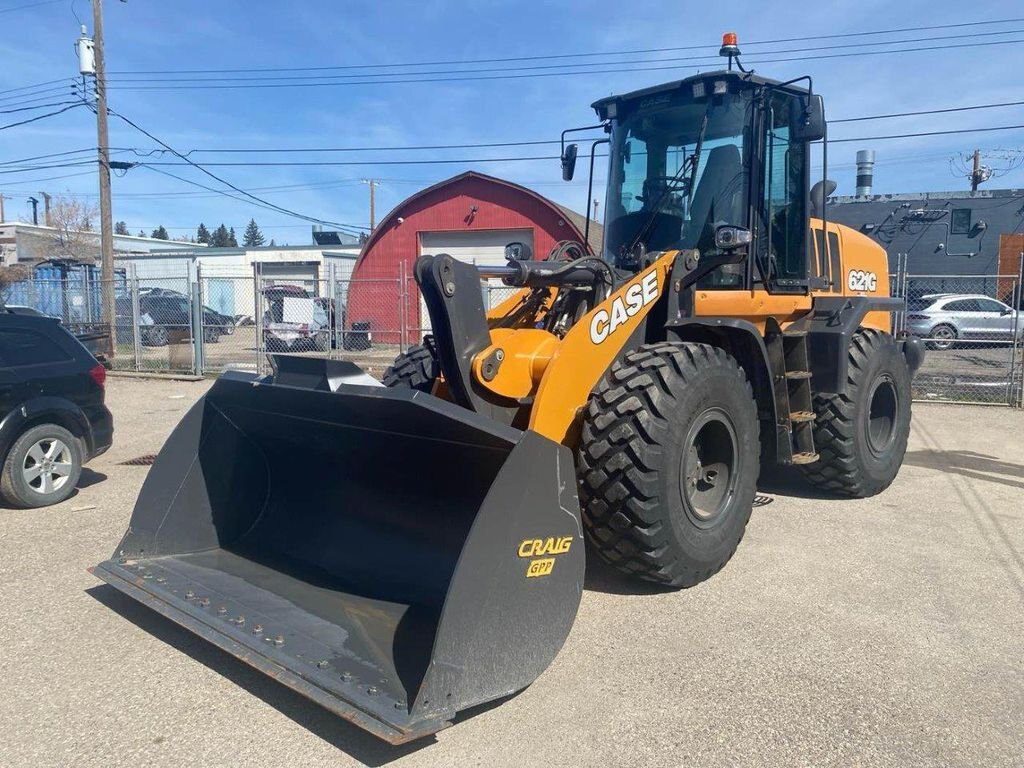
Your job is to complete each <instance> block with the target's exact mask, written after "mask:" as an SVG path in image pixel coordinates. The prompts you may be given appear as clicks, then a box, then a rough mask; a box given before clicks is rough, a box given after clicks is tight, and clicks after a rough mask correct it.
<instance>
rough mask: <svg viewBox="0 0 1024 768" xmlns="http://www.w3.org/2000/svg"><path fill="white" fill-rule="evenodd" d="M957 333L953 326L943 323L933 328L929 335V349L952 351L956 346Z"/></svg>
mask: <svg viewBox="0 0 1024 768" xmlns="http://www.w3.org/2000/svg"><path fill="white" fill-rule="evenodd" d="M956 339H957V332H956V328H954V327H953V326H952V325H947V324H946V323H942V324H941V325H937V326H935V327H934V328H932V330H931V333H929V334H928V348H929V349H939V350H944V349H952V348H953V347H954V346H955V345H956Z"/></svg>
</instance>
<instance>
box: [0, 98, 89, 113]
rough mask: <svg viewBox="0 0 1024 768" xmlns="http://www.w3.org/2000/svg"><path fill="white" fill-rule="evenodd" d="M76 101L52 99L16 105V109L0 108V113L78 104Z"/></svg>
mask: <svg viewBox="0 0 1024 768" xmlns="http://www.w3.org/2000/svg"><path fill="white" fill-rule="evenodd" d="M78 103H79V102H77V101H52V102H50V103H49V104H37V105H36V106H34V107H18V108H17V109H0V115H10V114H13V113H15V112H31V111H32V110H35V109H46V108H47V107H60V106H63V105H65V104H78Z"/></svg>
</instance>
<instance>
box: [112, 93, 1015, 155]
mask: <svg viewBox="0 0 1024 768" xmlns="http://www.w3.org/2000/svg"><path fill="white" fill-rule="evenodd" d="M1021 105H1024V101H1005V102H998V103H992V104H971V105H968V106H962V107H938V108H933V109H922V110H916V111H913V112H894V113H888V114H881V115H862V116H860V117H846V118H837V119H833V120H829V123H830V124H832V123H852V122H862V121H867V120H888V119H892V118H899V117H917V116H921V115H938V114H946V113H951V112H967V111H971V110H978V109H998V108H1003V107H1015V106H1021ZM581 140H582V141H587V140H588V139H587V138H584V139H581ZM560 143H561V142H560V141H559V140H557V139H550V140H543V139H541V140H529V141H496V142H481V143H473V144H418V145H406V146H389V147H385V146H374V147H271V148H264V147H253V148H248V147H225V148H220V149H204V148H198V149H191V150H189V151H188V152H185V153H184V154H185V155H186V156H188V155H193V154H197V153H203V154H296V153H305V152H309V153H317V152H322V153H341V152H413V151H437V150H448V149H493V148H497V147H530V146H545V145H557V144H560ZM117 149H118V151H122V152H132V153H134V154H136V155H138V156H140V157H151V156H152V155H153V154H157V153H158V154H163V153H164V152H165V151H166V150H160V149H154V150H141V149H138V148H132V147H118V148H117Z"/></svg>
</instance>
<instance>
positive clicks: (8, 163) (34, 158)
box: [0, 147, 96, 166]
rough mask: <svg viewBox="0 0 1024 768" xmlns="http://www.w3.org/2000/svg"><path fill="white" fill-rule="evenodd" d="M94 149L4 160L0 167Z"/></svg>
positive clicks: (92, 150)
mask: <svg viewBox="0 0 1024 768" xmlns="http://www.w3.org/2000/svg"><path fill="white" fill-rule="evenodd" d="M95 151H96V148H95V147H83V148H82V149H69V150H67V151H66V152H50V153H49V154H46V155H34V156H33V157H22V158H19V159H17V160H4V161H3V162H0V166H4V165H18V163H31V162H32V161H33V160H49V159H51V158H54V157H67V156H68V155H80V154H83V153H85V152H95Z"/></svg>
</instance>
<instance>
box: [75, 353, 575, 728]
mask: <svg viewBox="0 0 1024 768" xmlns="http://www.w3.org/2000/svg"><path fill="white" fill-rule="evenodd" d="M295 360H297V361H299V362H292V361H295ZM292 361H288V360H286V359H285V358H283V357H281V358H278V360H277V370H276V373H275V376H274V377H272V378H271V377H268V378H264V379H260V378H257V377H256V376H253V375H248V374H243V373H237V372H231V373H227V374H225V375H223V376H222V377H221V378H220V379H218V380H217V382H216V383H215V384H214V385H213V387H212V388H211V389H210V391H209V392H208V393H207V394H206V396H205V397H204V398H203V399H202V400H200V401H199V402H198V403H196V405H195V406H193V407H192V409H191V410H190V411H189V412H188V413H187V415H186V416H185V417H184V419H183V420H182V422H181V423H180V424H179V425H178V426H177V427H176V428H175V430H174V431H173V432H172V434H171V436H170V437H169V439H168V440H167V443H166V444H165V445H164V447H163V449H162V450H161V452H160V454H159V455H158V456H157V459H156V462H155V463H154V465H153V467H152V469H151V471H150V473H149V476H148V477H147V479H146V482H145V484H144V485H143V488H142V491H141V493H140V495H139V498H138V501H137V502H136V506H135V510H134V512H133V513H132V517H131V521H130V523H129V527H128V532H127V533H126V534H125V536H124V538H123V540H122V541H121V544H120V545H119V546H118V548H117V550H116V551H115V553H114V555H113V557H112V558H111V559H110V560H108V561H106V562H103V563H101V564H99V565H98V566H96V567H95V568H94V569H92V570H93V573H94V574H95V575H96V576H98V577H99V578H101V579H103V580H104V581H106V582H108V583H109V584H111V585H112V586H114V587H116V588H117V589H119V590H121V591H122V592H124V593H126V594H128V595H129V596H131V597H133V598H135V599H136V600H139V601H140V602H142V603H145V604H146V605H148V606H150V607H152V608H153V609H155V610H157V611H159V612H160V613H162V614H163V615H165V616H167V617H169V618H170V619H172V620H173V621H175V622H177V623H178V624H181V625H182V626H184V627H185V628H187V629H189V630H191V631H193V632H195V633H196V634H198V635H200V636H202V637H204V638H205V639H207V640H209V641H210V642H212V643H214V644H216V645H218V646H220V647H221V648H223V649H224V650H226V651H228V652H229V653H231V654H233V655H234V656H236V657H238V658H239V659H241V660H243V661H245V662H247V663H248V664H251V665H252V666H254V667H256V668H257V669H259V670H261V671H263V672H265V673H266V674H268V675H270V676H271V677H274V678H276V679H277V680H279V681H280V682H282V683H284V684H285V685H287V686H289V687H291V688H293V689H295V690H296V691H298V692H299V693H301V694H303V695H305V696H307V697H309V698H310V699H312V700H314V701H316V702H318V703H319V704H321V705H323V706H324V707H326V708H328V709H330V710H332V711H334V712H335V713H337V714H338V715H340V716H342V717H344V718H346V719H348V720H350V721H352V722H353V723H355V724H357V725H359V726H361V727H363V728H365V729H367V730H369V731H371V732H373V733H374V734H376V735H377V736H379V737H381V738H383V739H386V740H387V741H390V742H392V743H396V744H397V743H401V742H405V741H409V740H411V739H415V738H418V737H421V736H424V735H427V734H430V733H434V732H436V731H438V730H440V729H442V728H444V727H445V726H447V725H449V724H450V722H451V720H452V718H453V717H454V716H455V714H456V712H458V711H460V710H463V709H465V708H467V707H470V706H473V705H476V704H479V703H482V702H486V701H490V700H493V699H496V698H499V697H502V696H505V695H507V694H511V693H513V692H515V691H518V690H520V689H522V688H525V687H526V686H527V685H529V684H530V683H531V682H533V680H534V679H536V678H537V676H538V675H540V673H541V672H542V671H543V670H544V669H545V668H546V667H547V666H548V664H549V663H550V662H551V661H552V659H553V658H554V657H555V655H556V654H557V653H558V651H559V649H560V648H561V646H562V644H563V643H564V641H565V638H566V636H567V635H568V633H569V629H570V627H571V626H572V623H573V620H574V618H575V615H576V610H577V608H578V606H579V600H580V592H581V588H582V581H583V563H584V552H583V540H582V534H581V528H580V518H579V503H578V501H577V498H576V491H575V474H574V466H573V461H572V456H571V454H570V452H569V450H568V449H567V448H565V447H564V446H561V445H559V444H557V443H554V442H552V441H550V440H548V439H546V438H544V437H541V436H540V435H538V434H536V433H534V432H529V431H527V432H523V431H519V430H517V429H513V428H511V427H507V426H504V425H502V424H499V423H497V422H494V421H491V420H490V419H487V418H484V417H482V416H480V415H478V414H476V413H473V412H471V411H468V410H466V409H463V408H461V407H458V406H456V405H453V404H451V403H448V402H446V401H443V400H440V399H437V398H435V397H432V396H431V395H428V394H425V393H422V392H415V391H411V390H407V389H387V388H383V387H370V386H359V385H353V384H348V383H345V382H346V381H351V380H352V378H351V377H350V376H349V374H350V373H351V370H345V369H343V368H342V367H339V366H337V365H336V364H332V363H331V362H330V361H325V360H310V359H303V358H293V359H292ZM357 373H358V369H357Z"/></svg>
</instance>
